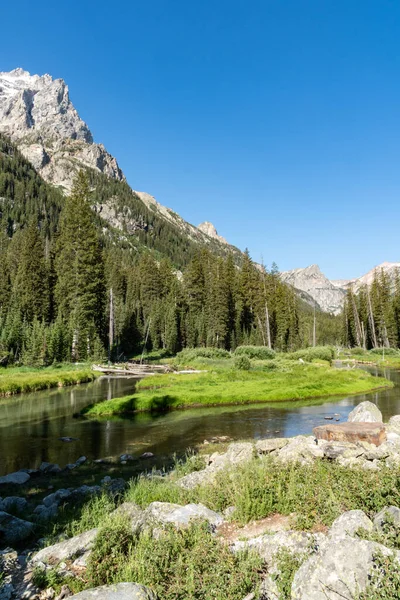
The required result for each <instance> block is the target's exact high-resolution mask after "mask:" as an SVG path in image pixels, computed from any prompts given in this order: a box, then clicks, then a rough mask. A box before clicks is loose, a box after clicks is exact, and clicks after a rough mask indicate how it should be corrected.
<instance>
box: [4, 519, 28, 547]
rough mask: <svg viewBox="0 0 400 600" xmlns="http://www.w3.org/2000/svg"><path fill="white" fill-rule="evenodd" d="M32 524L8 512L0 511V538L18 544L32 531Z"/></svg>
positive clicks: (5, 541)
mask: <svg viewBox="0 0 400 600" xmlns="http://www.w3.org/2000/svg"><path fill="white" fill-rule="evenodd" d="M33 529H34V525H33V523H31V522H30V521H24V520H23V519H19V518H18V517H14V516H13V515H10V514H9V513H6V512H4V511H0V540H1V542H4V543H6V544H18V542H21V541H22V540H25V539H26V538H28V537H29V536H30V535H31V534H32V533H33Z"/></svg>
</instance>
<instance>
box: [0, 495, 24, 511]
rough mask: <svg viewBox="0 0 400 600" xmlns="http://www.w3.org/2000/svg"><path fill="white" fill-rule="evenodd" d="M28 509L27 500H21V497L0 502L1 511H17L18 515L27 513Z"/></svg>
mask: <svg viewBox="0 0 400 600" xmlns="http://www.w3.org/2000/svg"><path fill="white" fill-rule="evenodd" d="M27 508H28V502H27V501H26V500H25V498H20V497H19V496H7V498H4V499H3V500H1V501H0V511H4V512H10V511H17V512H18V513H21V512H23V511H26V510H27Z"/></svg>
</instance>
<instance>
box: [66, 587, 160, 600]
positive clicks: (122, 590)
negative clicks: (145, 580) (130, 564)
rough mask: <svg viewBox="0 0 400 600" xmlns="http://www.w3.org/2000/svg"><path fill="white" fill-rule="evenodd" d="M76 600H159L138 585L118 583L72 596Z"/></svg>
mask: <svg viewBox="0 0 400 600" xmlns="http://www.w3.org/2000/svg"><path fill="white" fill-rule="evenodd" d="M72 598H75V600H157V596H156V594H155V593H154V592H152V591H151V590H150V588H148V587H145V586H144V585H139V584H137V583H117V584H116V585H102V586H101V587H97V588H93V589H92V590H85V591H84V592H79V594H75V596H71V600H72Z"/></svg>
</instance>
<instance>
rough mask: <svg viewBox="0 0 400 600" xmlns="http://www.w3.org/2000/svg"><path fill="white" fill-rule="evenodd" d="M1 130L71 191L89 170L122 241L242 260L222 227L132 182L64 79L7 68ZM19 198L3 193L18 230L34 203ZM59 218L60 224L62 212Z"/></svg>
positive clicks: (181, 256)
mask: <svg viewBox="0 0 400 600" xmlns="http://www.w3.org/2000/svg"><path fill="white" fill-rule="evenodd" d="M1 134H3V135H4V136H6V137H3V138H2V139H3V141H4V143H6V144H7V143H8V142H7V138H8V137H9V138H10V139H11V140H12V141H13V142H14V143H15V144H16V145H17V147H18V149H19V151H20V152H21V153H22V155H23V156H24V157H25V158H26V159H27V160H28V161H29V162H30V163H32V165H33V166H34V168H35V169H36V171H37V173H38V174H39V175H41V177H43V179H44V180H45V181H46V182H48V183H50V184H52V185H54V186H56V187H59V188H60V190H61V191H63V192H64V193H69V191H70V189H71V186H72V181H73V179H74V176H75V175H76V173H77V172H78V171H79V170H80V169H82V168H85V169H88V170H89V172H90V179H91V183H92V187H93V189H94V192H93V196H94V208H95V210H96V212H97V214H98V216H99V218H100V220H101V221H102V222H103V225H105V226H106V228H108V229H109V231H113V238H114V240H117V242H116V243H122V244H128V245H130V246H132V247H135V248H136V249H140V248H141V247H142V246H147V247H148V248H150V249H153V250H154V251H157V252H159V253H160V254H161V255H164V256H167V257H169V258H170V259H171V260H172V261H173V263H174V264H175V266H177V267H179V268H180V267H182V266H184V265H185V264H187V263H188V262H189V260H190V259H191V257H192V256H193V254H194V252H195V250H196V248H198V247H199V246H201V247H206V248H208V249H210V250H211V251H212V252H213V253H215V254H217V255H222V256H225V255H226V254H228V253H230V252H232V253H233V254H234V256H235V260H236V262H237V261H238V260H240V257H241V252H240V250H238V249H237V248H235V247H234V246H230V245H229V244H227V243H226V241H225V240H224V239H223V238H221V237H220V236H218V235H217V234H216V232H215V234H214V231H215V229H214V230H211V229H204V227H203V228H197V227H195V226H193V225H191V224H190V223H187V222H186V221H185V220H184V219H182V217H180V216H179V215H178V214H176V213H175V212H174V211H172V210H171V209H169V208H166V207H164V206H162V205H161V204H159V203H158V202H157V201H156V200H155V198H153V196H151V195H150V194H147V193H146V192H135V191H133V190H132V189H131V188H130V187H129V185H128V184H127V183H126V181H125V177H124V175H123V173H122V171H121V169H120V168H119V166H118V163H117V161H116V159H115V158H114V157H112V156H111V155H110V154H109V153H108V152H107V151H106V150H105V148H104V146H103V145H101V144H96V143H94V141H93V136H92V134H91V132H90V130H89V128H88V126H87V125H86V123H85V122H84V121H82V119H81V118H80V117H79V114H78V112H77V111H76V109H75V108H74V106H73V104H72V102H71V100H70V98H69V91H68V86H67V85H66V84H65V82H64V81H63V80H62V79H53V78H52V77H51V76H50V75H43V76H39V75H30V74H29V73H28V72H27V71H24V70H23V69H15V70H13V71H10V72H9V73H7V72H2V73H0V135H1ZM26 168H28V167H26ZM29 168H31V167H29ZM3 178H4V174H3ZM0 195H1V194H0ZM11 196H12V197H11ZM11 196H10V194H8V195H7V194H5V193H3V201H2V203H3V213H4V215H5V216H6V217H7V218H10V220H11V223H12V225H11V227H14V228H15V227H16V226H18V225H19V224H23V223H24V222H25V208H26V207H25V201H24V198H23V197H22V196H21V195H20V194H17V197H14V195H13V194H11ZM58 202H60V197H58ZM30 203H31V205H32V206H31V210H30V213H32V211H33V212H35V210H36V213H37V214H39V213H40V210H41V208H40V207H39V205H35V201H34V200H33V199H31V200H30ZM36 204H37V203H36ZM6 205H7V209H5V206H6ZM34 205H35V206H36V209H35V210H34ZM11 207H12V208H11ZM56 212H57V211H56ZM52 220H53V229H54V226H56V225H54V223H55V224H56V220H57V219H56V216H55V215H53V217H52ZM3 222H4V221H3Z"/></svg>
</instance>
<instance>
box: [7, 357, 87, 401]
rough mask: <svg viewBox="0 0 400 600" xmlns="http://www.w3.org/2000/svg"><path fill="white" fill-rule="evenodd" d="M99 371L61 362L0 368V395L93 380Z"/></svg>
mask: <svg viewBox="0 0 400 600" xmlns="http://www.w3.org/2000/svg"><path fill="white" fill-rule="evenodd" d="M98 376H99V373H96V372H94V371H92V369H91V366H90V365H87V364H77V365H74V364H71V363H66V364H61V365H53V366H51V367H38V368H34V367H3V368H0V396H11V395H13V394H19V393H21V392H37V391H39V390H46V389H49V388H53V387H64V386H67V385H74V384H77V383H87V382H89V381H93V380H94V379H95V378H96V377H98Z"/></svg>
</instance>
